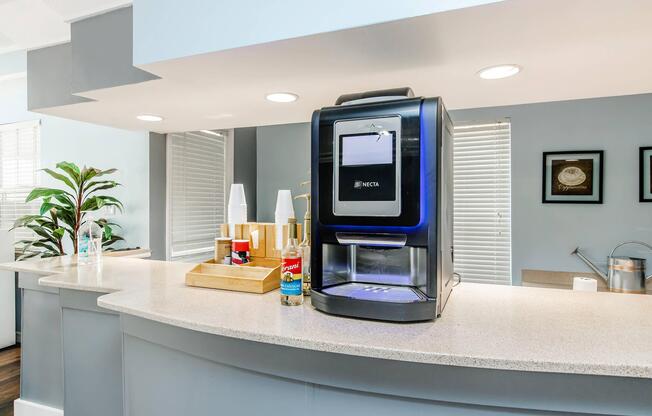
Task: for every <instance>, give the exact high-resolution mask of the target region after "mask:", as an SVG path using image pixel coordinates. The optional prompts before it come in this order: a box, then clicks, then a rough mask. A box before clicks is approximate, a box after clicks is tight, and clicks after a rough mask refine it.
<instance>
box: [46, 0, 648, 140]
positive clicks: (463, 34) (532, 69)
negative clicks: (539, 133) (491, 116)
mask: <svg viewBox="0 0 652 416" xmlns="http://www.w3.org/2000/svg"><path fill="white" fill-rule="evenodd" d="M650 22H652V1H648V0H619V1H613V0H527V1H526V0H507V1H504V2H500V3H495V4H490V5H486V6H480V7H474V8H468V9H462V10H456V11H451V12H445V13H438V14H433V15H428V16H422V17H418V18H413V19H407V20H402V21H395V22H389V23H384V24H379V25H373V26H368V27H363V28H357V29H351V30H344V31H339V32H333V33H327V34H321V35H316V36H309V37H303V38H298V39H291V40H285V41H279V42H273V43H269V44H264V45H257V46H252V47H246V48H239V49H233V50H229V51H223V52H219V53H212V54H205V55H199V56H192V57H188V58H183V59H179V60H175V61H167V62H160V63H156V64H152V65H148V66H146V67H143V69H145V70H147V71H150V72H153V73H155V74H156V75H159V76H160V77H162V79H160V80H156V81H150V82H145V83H141V84H135V85H129V86H123V87H117V88H109V89H104V90H98V91H91V92H88V93H85V94H84V95H85V96H87V97H89V98H93V99H96V100H98V101H96V102H90V103H82V104H75V105H70V106H65V107H58V108H52V109H46V110H44V112H46V113H49V114H53V115H60V116H63V117H69V118H75V119H80V120H85V121H90V122H96V123H100V124H108V125H112V126H116V127H122V128H128V129H150V130H156V131H160V132H170V131H184V130H198V129H216V128H231V127H239V126H253V125H265V124H279V123H289V122H302V121H309V120H310V115H311V112H312V111H313V110H314V109H317V108H320V107H322V106H328V105H331V104H333V103H334V102H335V99H336V98H337V96H339V95H340V94H342V93H350V92H358V91H365V90H371V89H379V88H388V87H398V86H411V87H412V88H413V89H414V91H415V93H416V94H417V95H424V96H437V95H441V96H442V97H443V98H444V102H445V103H446V104H447V106H448V107H449V109H455V108H472V107H486V106H498V105H509V104H520V103H532V102H543V101H556V100H565V99H577V98H588V97H600V96H615V95H627V94H637V93H647V92H652V24H650ZM501 63H516V64H519V65H521V66H522V67H523V71H522V72H521V73H520V74H518V75H517V76H515V77H512V78H508V79H503V80H494V81H487V80H481V79H480V78H479V77H478V76H477V75H476V72H477V71H478V70H479V69H481V68H484V67H486V66H489V65H494V64H501ZM274 91H290V92H294V93H296V94H298V95H299V96H300V99H299V100H298V101H297V102H295V103H291V104H274V103H269V102H267V101H265V99H264V96H265V94H266V93H269V92H274ZM140 113H152V114H158V115H161V116H163V117H165V121H164V122H162V123H144V122H140V121H138V120H136V119H135V116H136V115H137V114H140Z"/></svg>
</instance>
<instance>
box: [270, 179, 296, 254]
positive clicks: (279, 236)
mask: <svg viewBox="0 0 652 416" xmlns="http://www.w3.org/2000/svg"><path fill="white" fill-rule="evenodd" d="M289 218H295V216H294V205H293V204H292V192H290V190H289V189H281V190H279V191H278V195H277V196H276V210H275V211H274V224H275V225H276V249H277V250H282V249H283V225H285V224H287V223H288V219H289Z"/></svg>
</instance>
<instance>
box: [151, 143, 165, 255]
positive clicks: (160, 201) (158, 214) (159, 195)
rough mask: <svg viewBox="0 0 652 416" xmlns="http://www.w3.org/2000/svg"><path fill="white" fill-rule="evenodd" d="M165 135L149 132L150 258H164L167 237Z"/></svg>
mask: <svg viewBox="0 0 652 416" xmlns="http://www.w3.org/2000/svg"><path fill="white" fill-rule="evenodd" d="M166 192H167V136H166V135H165V134H159V133H149V249H150V250H151V251H152V257H151V259H152V260H165V258H166V254H167V253H166V248H165V239H166V238H167V230H166V227H167V221H166V207H167V193H166Z"/></svg>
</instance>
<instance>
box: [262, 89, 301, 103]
mask: <svg viewBox="0 0 652 416" xmlns="http://www.w3.org/2000/svg"><path fill="white" fill-rule="evenodd" d="M265 98H266V99H267V101H272V102H274V103H291V102H293V101H296V100H297V99H298V98H299V96H298V95H296V94H292V93H291V92H274V93H272V94H267V95H266V96H265Z"/></svg>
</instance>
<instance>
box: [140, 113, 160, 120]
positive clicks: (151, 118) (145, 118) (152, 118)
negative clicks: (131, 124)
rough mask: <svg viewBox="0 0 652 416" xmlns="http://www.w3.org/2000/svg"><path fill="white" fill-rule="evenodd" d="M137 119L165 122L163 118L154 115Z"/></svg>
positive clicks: (141, 115) (142, 115) (143, 115)
mask: <svg viewBox="0 0 652 416" xmlns="http://www.w3.org/2000/svg"><path fill="white" fill-rule="evenodd" d="M136 118H137V119H138V120H140V121H163V117H161V116H155V115H154V114H140V115H138V116H136Z"/></svg>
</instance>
